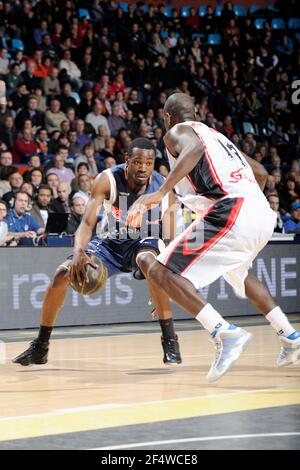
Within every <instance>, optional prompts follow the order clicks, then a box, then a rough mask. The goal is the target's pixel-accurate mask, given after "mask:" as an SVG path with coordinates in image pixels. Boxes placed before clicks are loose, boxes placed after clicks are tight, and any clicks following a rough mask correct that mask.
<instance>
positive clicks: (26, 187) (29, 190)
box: [20, 181, 33, 200]
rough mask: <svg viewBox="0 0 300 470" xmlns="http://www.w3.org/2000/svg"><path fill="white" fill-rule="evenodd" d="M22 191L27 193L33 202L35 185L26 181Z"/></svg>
mask: <svg viewBox="0 0 300 470" xmlns="http://www.w3.org/2000/svg"><path fill="white" fill-rule="evenodd" d="M20 191H22V192H24V193H27V194H28V195H29V196H30V198H31V200H32V199H33V185H32V184H31V183H28V181H24V183H23V184H22V186H21V188H20Z"/></svg>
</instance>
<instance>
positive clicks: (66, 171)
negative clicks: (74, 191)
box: [47, 151, 75, 184]
mask: <svg viewBox="0 0 300 470" xmlns="http://www.w3.org/2000/svg"><path fill="white" fill-rule="evenodd" d="M53 163H54V166H53V168H50V169H49V170H48V171H47V175H48V174H49V173H55V174H56V175H57V176H58V178H59V181H60V182H61V183H67V184H70V183H71V181H72V179H73V178H74V176H75V175H74V173H73V171H72V170H71V169H70V168H67V167H66V165H65V163H66V156H65V155H63V154H62V152H60V151H58V152H57V153H56V154H55V156H54V159H53Z"/></svg>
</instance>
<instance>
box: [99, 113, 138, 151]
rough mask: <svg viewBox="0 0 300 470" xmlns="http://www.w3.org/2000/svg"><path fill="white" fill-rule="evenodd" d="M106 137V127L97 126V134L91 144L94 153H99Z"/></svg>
mask: <svg viewBox="0 0 300 470" xmlns="http://www.w3.org/2000/svg"><path fill="white" fill-rule="evenodd" d="M128 112H129V111H128ZM130 112H131V111H130ZM107 137H109V135H108V131H107V128H106V127H105V126H99V127H98V134H97V136H96V137H95V138H94V140H93V146H94V149H95V153H96V155H99V154H100V152H101V150H103V149H104V147H105V139H106V138H107Z"/></svg>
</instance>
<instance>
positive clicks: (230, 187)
mask: <svg viewBox="0 0 300 470" xmlns="http://www.w3.org/2000/svg"><path fill="white" fill-rule="evenodd" d="M164 115H165V126H166V129H167V131H168V132H167V133H166V135H165V137H164V141H165V144H166V148H167V153H168V157H169V162H170V166H171V172H170V174H169V175H168V177H167V179H166V180H165V182H164V184H163V185H162V186H161V188H160V189H159V191H157V192H155V193H152V194H149V195H145V196H141V197H140V198H139V199H138V200H137V201H136V202H135V204H134V205H133V206H132V209H131V211H130V214H129V220H130V216H137V213H139V212H144V211H145V210H146V209H147V208H149V207H150V206H152V205H155V204H158V203H160V202H161V200H162V198H163V197H164V195H165V194H167V193H168V192H169V191H170V190H172V188H175V190H176V193H177V196H178V198H179V199H181V201H182V202H183V203H184V204H185V205H186V206H187V207H189V208H190V209H191V210H193V211H195V212H197V213H198V218H197V219H196V221H195V222H193V223H192V224H191V225H190V226H189V227H188V228H187V230H185V231H184V232H183V233H182V234H180V235H178V236H177V237H176V238H175V239H174V240H173V242H172V243H171V244H169V246H168V247H167V248H166V249H165V250H163V251H162V252H161V254H160V255H159V256H158V257H157V259H156V261H155V262H154V263H153V264H152V265H151V267H150V268H149V272H148V276H150V279H151V280H152V281H153V282H156V283H157V284H159V285H160V287H162V286H163V288H164V290H165V292H167V294H168V295H169V296H170V297H171V298H172V299H173V300H174V301H175V302H177V303H178V304H179V305H181V306H182V307H183V308H185V309H186V310H187V311H188V312H190V313H191V314H192V315H194V316H195V317H196V319H197V320H198V321H199V322H200V323H201V324H202V325H203V327H204V328H205V329H207V330H208V331H209V332H210V334H211V336H212V338H213V340H214V342H215V347H216V358H215V360H214V362H213V364H212V365H211V368H210V370H209V372H208V375H207V379H208V381H209V382H214V381H216V380H218V379H219V378H220V377H222V376H223V375H224V374H225V373H226V372H227V370H228V369H229V368H230V367H231V366H232V365H233V363H234V362H235V361H236V360H237V359H238V357H239V356H240V354H241V353H242V351H243V350H244V349H245V348H246V346H247V345H248V343H249V342H250V340H251V334H250V333H248V332H247V331H245V330H244V329H242V328H238V327H236V326H235V325H233V324H229V323H228V322H227V321H226V320H225V319H224V318H223V317H222V316H221V315H220V313H219V312H217V311H216V310H215V309H214V308H213V306H212V305H211V304H208V303H207V302H206V301H205V299H204V298H203V297H201V296H200V295H199V293H198V289H199V288H202V287H205V286H207V285H209V284H211V283H212V282H214V281H215V280H216V279H218V278H219V277H220V276H224V278H225V280H226V281H227V282H228V283H229V284H230V285H231V286H232V287H233V289H234V290H235V292H236V293H237V294H238V295H240V296H241V297H248V298H249V300H250V301H251V302H252V303H253V304H254V305H255V306H256V307H257V308H258V310H259V311H260V312H261V313H262V314H263V315H265V316H266V318H267V319H268V320H269V322H270V323H271V325H272V327H273V328H274V329H275V331H276V332H277V334H278V335H279V337H280V340H281V351H280V354H279V357H278V360H277V364H278V366H284V365H288V364H292V363H295V362H296V361H297V360H298V359H299V357H300V333H299V332H297V331H295V329H294V328H293V327H292V325H291V324H290V323H289V321H288V319H287V317H286V316H285V314H284V313H283V312H282V310H281V308H280V307H278V306H277V305H276V303H275V301H274V300H273V299H272V297H271V296H270V294H269V292H268V290H267V289H266V288H265V287H264V286H263V284H262V283H261V282H259V281H258V280H257V279H256V278H255V277H254V276H252V275H248V269H249V268H250V267H251V264H252V262H253V260H254V259H255V257H256V256H257V254H258V253H259V252H260V251H261V250H262V248H263V247H264V246H265V245H266V244H267V242H268V241H269V240H270V238H271V236H272V233H273V229H274V224H275V218H276V216H275V213H274V212H273V211H272V210H271V208H270V206H269V204H268V202H267V200H266V198H265V196H264V194H263V192H262V189H263V188H264V185H265V182H266V177H267V173H266V171H265V169H264V168H263V167H262V165H260V164H258V163H257V162H255V161H254V160H252V159H251V158H248V157H247V156H245V155H244V154H242V153H241V152H240V151H239V150H238V149H237V148H236V147H235V146H234V145H233V143H232V142H231V141H230V140H228V139H227V138H226V137H225V136H224V135H222V134H221V133H219V132H216V131H215V130H213V129H211V128H209V127H207V126H206V125H205V124H202V123H200V122H197V121H196V116H195V111H194V104H193V101H192V98H191V97H189V96H188V95H185V94H183V93H174V94H173V95H171V96H170V97H169V98H168V100H167V101H166V104H165V107H164Z"/></svg>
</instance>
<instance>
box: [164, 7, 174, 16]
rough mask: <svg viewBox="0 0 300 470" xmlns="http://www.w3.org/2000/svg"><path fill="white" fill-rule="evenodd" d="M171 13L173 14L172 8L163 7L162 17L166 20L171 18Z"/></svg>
mask: <svg viewBox="0 0 300 470" xmlns="http://www.w3.org/2000/svg"><path fill="white" fill-rule="evenodd" d="M172 13H173V8H172V7H165V9H164V15H165V16H166V17H167V18H171V17H172Z"/></svg>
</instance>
